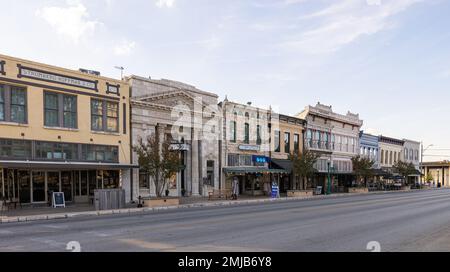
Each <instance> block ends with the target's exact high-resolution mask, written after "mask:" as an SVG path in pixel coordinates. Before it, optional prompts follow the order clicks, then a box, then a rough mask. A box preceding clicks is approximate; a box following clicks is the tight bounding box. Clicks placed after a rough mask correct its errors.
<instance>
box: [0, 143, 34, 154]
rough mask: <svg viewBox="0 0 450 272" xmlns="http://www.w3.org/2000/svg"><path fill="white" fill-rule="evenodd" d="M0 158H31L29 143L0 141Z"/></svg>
mask: <svg viewBox="0 0 450 272" xmlns="http://www.w3.org/2000/svg"><path fill="white" fill-rule="evenodd" d="M0 158H5V159H28V158H31V141H27V140H12V139H0Z"/></svg>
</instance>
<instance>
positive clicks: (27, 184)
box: [17, 171, 31, 203]
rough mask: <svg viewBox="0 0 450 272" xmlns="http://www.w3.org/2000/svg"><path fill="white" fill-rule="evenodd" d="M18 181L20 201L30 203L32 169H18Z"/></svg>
mask: <svg viewBox="0 0 450 272" xmlns="http://www.w3.org/2000/svg"><path fill="white" fill-rule="evenodd" d="M17 183H18V187H19V199H20V203H30V202H31V181H30V171H18V172H17Z"/></svg>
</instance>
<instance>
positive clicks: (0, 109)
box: [0, 85, 5, 121]
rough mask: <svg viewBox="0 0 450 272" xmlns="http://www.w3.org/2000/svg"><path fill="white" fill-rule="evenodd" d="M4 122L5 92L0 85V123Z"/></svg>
mask: <svg viewBox="0 0 450 272" xmlns="http://www.w3.org/2000/svg"><path fill="white" fill-rule="evenodd" d="M3 120H5V90H4V88H3V85H0V121H3Z"/></svg>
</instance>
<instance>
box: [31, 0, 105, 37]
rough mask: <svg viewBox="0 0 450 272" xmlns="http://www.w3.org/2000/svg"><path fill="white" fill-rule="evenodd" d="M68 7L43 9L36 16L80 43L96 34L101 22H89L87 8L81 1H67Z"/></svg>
mask: <svg viewBox="0 0 450 272" xmlns="http://www.w3.org/2000/svg"><path fill="white" fill-rule="evenodd" d="M66 4H67V6H66V7H43V8H41V9H38V10H37V11H36V16H38V17H40V18H42V19H44V20H45V21H46V22H47V23H48V24H50V26H52V27H53V28H54V29H55V30H56V32H57V33H59V34H60V35H63V36H66V37H68V38H70V39H71V40H73V41H74V42H78V41H79V40H80V39H81V38H82V37H84V36H87V35H91V34H92V33H94V31H95V29H96V27H97V26H98V25H99V24H100V22H98V21H95V20H89V13H88V11H87V9H86V7H85V6H84V5H83V4H82V3H81V2H79V1H70V0H67V1H66Z"/></svg>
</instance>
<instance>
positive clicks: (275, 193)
mask: <svg viewBox="0 0 450 272" xmlns="http://www.w3.org/2000/svg"><path fill="white" fill-rule="evenodd" d="M277 197H278V184H276V183H275V182H273V183H272V198H277Z"/></svg>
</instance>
